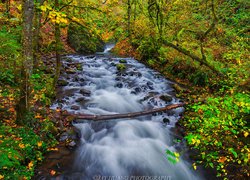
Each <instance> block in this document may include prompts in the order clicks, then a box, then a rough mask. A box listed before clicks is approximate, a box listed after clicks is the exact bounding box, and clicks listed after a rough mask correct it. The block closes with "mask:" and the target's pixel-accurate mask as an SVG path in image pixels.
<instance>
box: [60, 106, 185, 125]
mask: <svg viewBox="0 0 250 180" xmlns="http://www.w3.org/2000/svg"><path fill="white" fill-rule="evenodd" d="M185 104H187V103H180V104H171V105H168V106H165V107H162V108H156V109H150V110H146V111H141V112H133V113H126V114H110V115H92V114H71V113H68V112H67V113H66V114H65V113H64V115H69V116H72V117H73V118H75V119H77V120H75V122H77V123H81V122H84V121H86V120H92V121H102V120H113V119H122V118H132V117H138V116H144V115H148V114H153V113H157V112H163V111H168V110H171V109H175V108H178V107H183V106H184V105H185Z"/></svg>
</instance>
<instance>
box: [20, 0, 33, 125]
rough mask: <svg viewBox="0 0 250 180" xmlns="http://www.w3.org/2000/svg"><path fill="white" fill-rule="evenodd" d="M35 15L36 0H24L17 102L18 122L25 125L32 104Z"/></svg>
mask: <svg viewBox="0 0 250 180" xmlns="http://www.w3.org/2000/svg"><path fill="white" fill-rule="evenodd" d="M33 16H34V1H33V0H24V1H23V31H22V46H23V52H22V54H23V57H22V58H23V59H22V69H21V78H22V80H21V84H20V99H19V102H18V104H17V124H20V125H24V124H26V121H27V113H28V112H29V108H30V104H29V100H30V92H31V87H30V76H31V74H32V69H33V46H32V42H33V30H32V28H33Z"/></svg>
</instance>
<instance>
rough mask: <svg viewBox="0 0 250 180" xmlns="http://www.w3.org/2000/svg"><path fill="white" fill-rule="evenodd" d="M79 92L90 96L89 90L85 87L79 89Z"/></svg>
mask: <svg viewBox="0 0 250 180" xmlns="http://www.w3.org/2000/svg"><path fill="white" fill-rule="evenodd" d="M79 93H80V94H82V95H84V96H90V95H91V91H89V90H86V89H81V90H80V92H79Z"/></svg>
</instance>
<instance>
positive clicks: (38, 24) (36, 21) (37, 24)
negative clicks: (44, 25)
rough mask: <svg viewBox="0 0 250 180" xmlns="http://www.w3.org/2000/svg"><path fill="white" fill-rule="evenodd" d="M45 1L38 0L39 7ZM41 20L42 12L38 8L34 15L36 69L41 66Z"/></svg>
mask: <svg viewBox="0 0 250 180" xmlns="http://www.w3.org/2000/svg"><path fill="white" fill-rule="evenodd" d="M43 2H44V0H37V3H38V5H39V6H41V5H42V4H43ZM41 18H42V13H41V12H40V10H39V9H37V8H36V10H35V15H34V27H35V29H34V37H33V39H34V40H33V42H34V43H33V45H34V46H33V47H34V48H33V49H34V54H33V56H34V69H37V67H38V64H39V60H40V57H39V48H40V47H39V38H40V28H41Z"/></svg>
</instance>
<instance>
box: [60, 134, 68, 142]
mask: <svg viewBox="0 0 250 180" xmlns="http://www.w3.org/2000/svg"><path fill="white" fill-rule="evenodd" d="M68 138H69V134H68V133H67V132H63V133H62V134H61V136H60V138H59V141H60V142H63V141H66V140H67V139H68Z"/></svg>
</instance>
